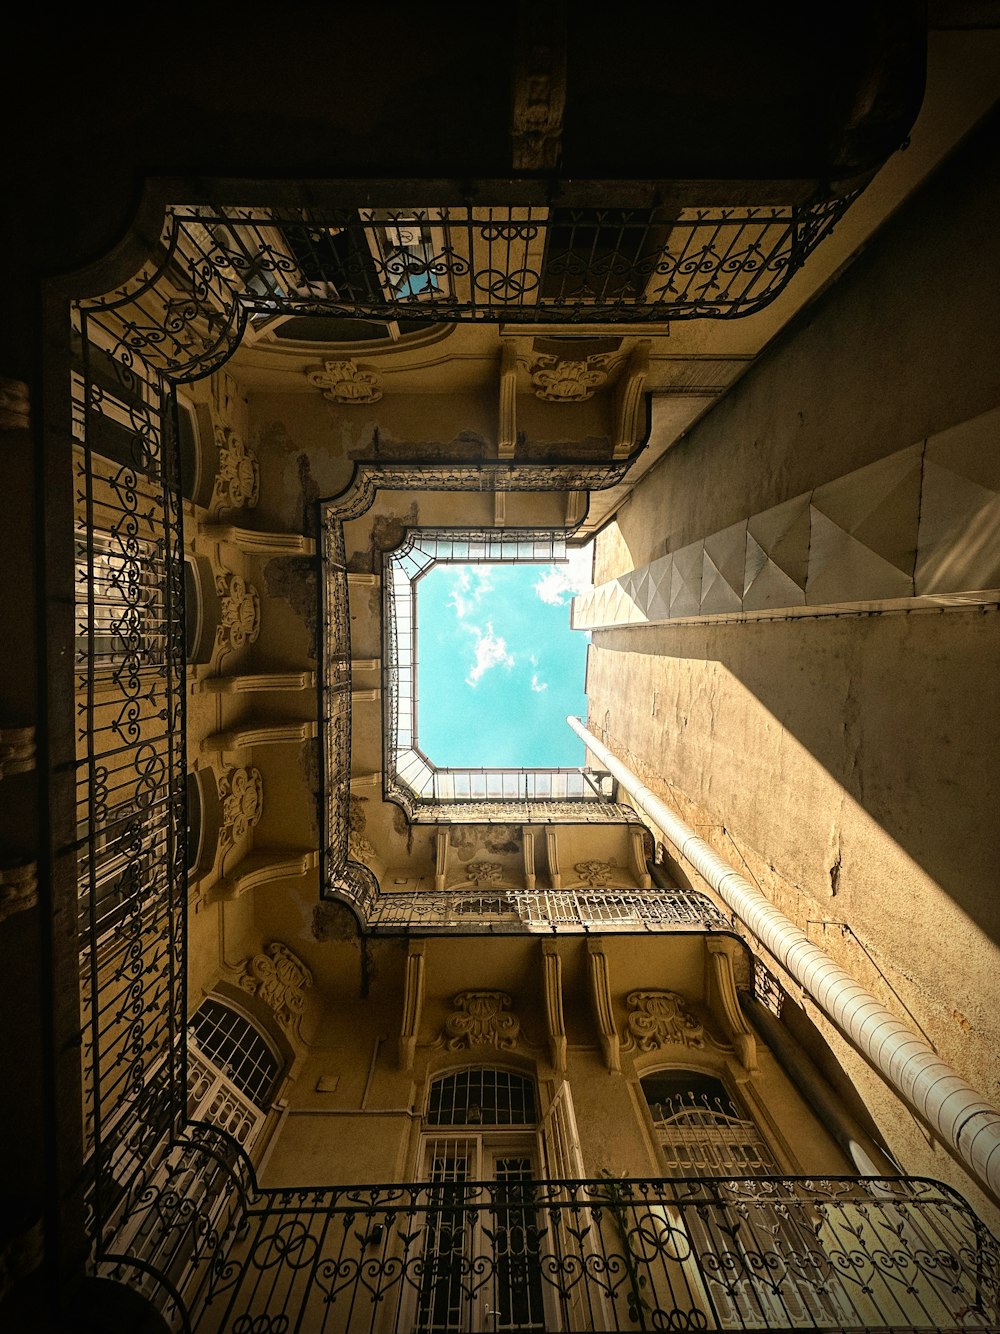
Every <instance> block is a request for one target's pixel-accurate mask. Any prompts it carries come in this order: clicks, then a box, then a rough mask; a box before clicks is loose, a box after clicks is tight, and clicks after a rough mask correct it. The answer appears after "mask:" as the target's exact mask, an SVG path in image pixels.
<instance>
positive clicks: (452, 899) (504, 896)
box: [368, 889, 729, 934]
mask: <svg viewBox="0 0 1000 1334" xmlns="http://www.w3.org/2000/svg"><path fill="white" fill-rule="evenodd" d="M368 927H369V930H371V931H375V932H378V933H380V934H388V933H391V932H395V931H405V932H408V933H409V932H420V931H442V930H448V929H458V930H460V931H463V932H469V931H473V932H475V931H481V932H485V933H489V932H495V933H498V934H508V933H511V932H518V931H537V932H575V931H591V930H593V931H601V932H606V931H654V932H655V931H670V930H676V929H678V928H681V929H687V930H689V931H690V930H705V929H718V930H721V931H728V930H729V921H728V919H727V918H726V917H725V916H724V915H723V914H722V913H721V912H719V910H718V908H716V907H715V905H714V904H713V903H712V902H711V900H710V899H709V898H708V897H707V896H706V895H704V894H699V893H698V892H697V891H695V890H683V889H676V890H641V891H640V890H628V889H600V890H589V891H587V890H574V889H561V890H553V889H539V890H524V889H497V890H493V891H492V892H491V891H489V890H483V891H479V890H467V889H465V890H450V891H448V892H444V893H440V894H437V893H406V894H380V895H379V898H378V901H377V904H376V906H375V908H374V910H373V911H372V913H371V915H370V917H369V921H368Z"/></svg>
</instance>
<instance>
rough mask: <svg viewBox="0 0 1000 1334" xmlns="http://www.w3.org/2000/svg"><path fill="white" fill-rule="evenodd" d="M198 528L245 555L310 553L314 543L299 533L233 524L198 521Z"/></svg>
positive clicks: (297, 554)
mask: <svg viewBox="0 0 1000 1334" xmlns="http://www.w3.org/2000/svg"><path fill="white" fill-rule="evenodd" d="M198 531H199V532H200V533H201V535H202V537H206V538H208V540H209V541H210V542H225V543H227V544H228V545H229V546H233V547H237V548H238V549H239V550H240V551H243V552H245V553H246V554H247V555H248V556H312V555H314V554H315V551H316V543H315V542H314V541H313V539H312V538H311V537H305V536H304V535H303V534H302V533H264V532H259V531H258V530H257V529H256V528H239V527H237V526H236V525H235V524H232V523H201V524H199V525H198Z"/></svg>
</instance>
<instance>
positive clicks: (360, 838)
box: [347, 830, 378, 867]
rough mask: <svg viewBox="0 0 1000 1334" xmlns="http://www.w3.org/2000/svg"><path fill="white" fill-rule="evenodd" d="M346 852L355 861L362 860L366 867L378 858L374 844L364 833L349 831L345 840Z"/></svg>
mask: <svg viewBox="0 0 1000 1334" xmlns="http://www.w3.org/2000/svg"><path fill="white" fill-rule="evenodd" d="M347 854H348V856H349V857H350V858H351V859H352V860H353V861H356V862H364V864H365V865H366V866H368V867H370V866H371V863H372V862H373V861H376V860H377V858H378V853H377V852H376V851H375V847H374V845H373V844H372V843H371V842H370V841H369V840H368V839H367V838H365V836H364V834H360V833H357V832H355V831H354V830H352V831H351V833H350V835H349V836H348V840H347Z"/></svg>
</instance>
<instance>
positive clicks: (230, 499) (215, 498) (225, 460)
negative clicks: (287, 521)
mask: <svg viewBox="0 0 1000 1334" xmlns="http://www.w3.org/2000/svg"><path fill="white" fill-rule="evenodd" d="M215 444H216V448H217V449H218V454H219V466H218V472H217V473H216V475H215V489H214V490H213V492H212V502H211V505H210V508H211V509H213V510H229V509H237V510H241V509H254V508H255V507H256V505H257V501H258V499H259V498H260V468H259V466H258V464H257V456H256V454H254V452H253V450H252V449H250V447H249V446H248V445H246V444H244V442H243V440H242V439H241V438H240V437H239V436H238V435H237V434H236V432H235V431H234V430H233V429H232V427H230V426H223V425H221V424H217V425H216V427H215Z"/></svg>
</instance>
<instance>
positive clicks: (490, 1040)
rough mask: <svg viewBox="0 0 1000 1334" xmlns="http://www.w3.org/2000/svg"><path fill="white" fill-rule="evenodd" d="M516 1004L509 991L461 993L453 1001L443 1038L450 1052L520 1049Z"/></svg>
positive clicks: (519, 1026)
mask: <svg viewBox="0 0 1000 1334" xmlns="http://www.w3.org/2000/svg"><path fill="white" fill-rule="evenodd" d="M512 1006H513V1000H512V999H511V997H510V996H509V995H508V994H507V992H506V991H462V992H460V993H459V994H458V995H457V996H456V997H455V999H454V1000H453V1001H452V1007H453V1008H452V1012H451V1014H450V1015H449V1016H448V1018H447V1019H446V1020H445V1023H444V1031H443V1033H442V1037H443V1038H444V1041H445V1045H446V1046H447V1048H448V1049H449V1051H458V1050H459V1049H460V1048H462V1047H484V1046H492V1047H497V1048H498V1049H499V1050H501V1051H508V1050H509V1049H510V1048H511V1047H514V1046H516V1045H517V1040H518V1036H519V1034H520V1031H521V1021H520V1020H519V1019H518V1017H517V1015H516V1014H514V1013H513V1012H512V1009H511V1007H512Z"/></svg>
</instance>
